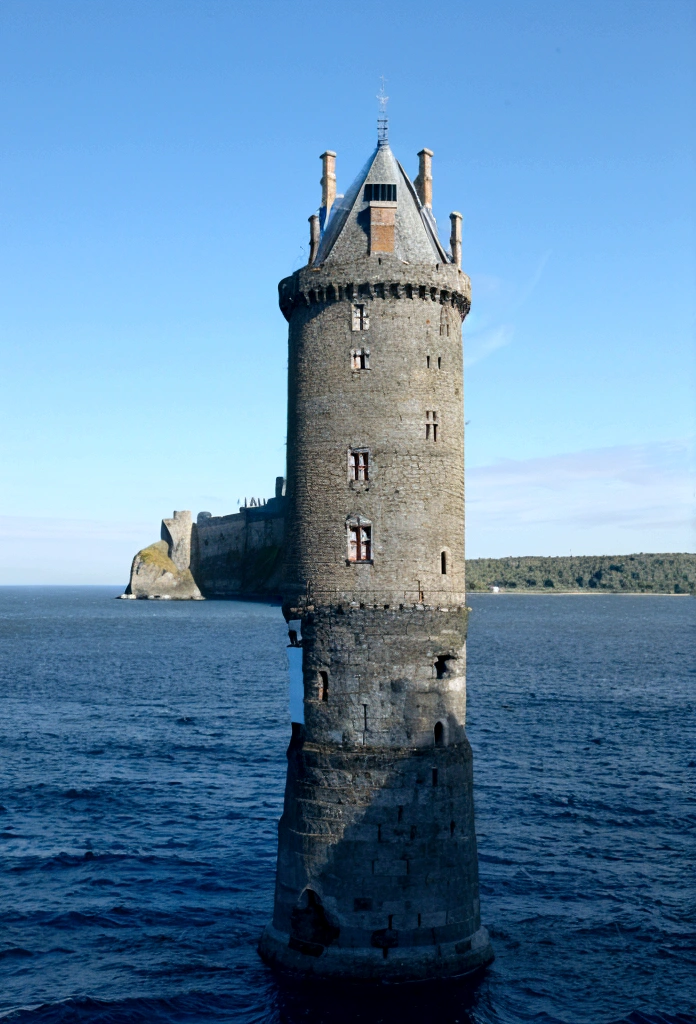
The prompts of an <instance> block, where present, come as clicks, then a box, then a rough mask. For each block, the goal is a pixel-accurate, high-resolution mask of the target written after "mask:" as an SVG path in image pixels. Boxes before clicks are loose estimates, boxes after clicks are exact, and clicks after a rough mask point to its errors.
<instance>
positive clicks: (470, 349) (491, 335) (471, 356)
mask: <svg viewBox="0 0 696 1024" xmlns="http://www.w3.org/2000/svg"><path fill="white" fill-rule="evenodd" d="M513 334H514V330H513V328H512V327H511V325H510V324H502V325H501V326H500V327H494V328H492V329H491V330H489V331H478V332H477V333H475V334H473V335H471V336H470V337H468V338H467V344H466V351H465V354H464V366H465V367H467V368H468V367H470V366H474V365H475V364H476V363H480V362H481V360H482V359H485V358H486V357H487V356H489V355H491V353H493V352H496V351H497V350H498V349H499V348H504V347H505V346H506V345H509V344H510V342H511V341H512V337H513Z"/></svg>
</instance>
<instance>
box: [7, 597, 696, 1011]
mask: <svg viewBox="0 0 696 1024" xmlns="http://www.w3.org/2000/svg"><path fill="white" fill-rule="evenodd" d="M115 593H116V591H115V589H113V588H45V589H43V588H21V589H8V588H5V589H3V590H0V743H1V744H2V748H1V749H2V762H1V766H0V805H1V810H0V829H1V830H2V831H1V832H0V836H1V838H0V851H1V853H0V1015H3V1014H4V1015H5V1017H4V1019H6V1020H8V1021H11V1022H36V1024H48V1022H51V1024H52V1022H72V1021H81V1022H90V1024H92V1022H97V1021H99V1022H103V1024H106V1022H109V1024H121V1022H128V1024H131V1022H143V1024H164V1022H171V1024H178V1022H182V1024H189V1022H191V1024H193V1022H198V1021H211V1022H212V1021H215V1022H227V1021H234V1022H241V1024H247V1022H268V1024H276V1022H278V1024H280V1022H282V1024H300V1022H308V1024H329V1022H331V1024H349V1022H351V1021H357V1020H359V1021H361V1022H368V1024H378V1022H385V1024H390V1022H392V1021H394V1022H399V1024H411V1022H413V1024H415V1022H416V1021H418V1022H426V1024H427V1022H430V1021H437V1022H438V1024H455V1022H461V1024H466V1022H467V1021H474V1022H477V1024H493V1022H501V1024H507V1022H517V1021H532V1020H533V1021H541V1022H552V1021H562V1022H567V1024H575V1022H578V1024H584V1022H592V1024H595V1022H597V1024H603V1022H609V1021H614V1020H619V1019H626V1018H628V1017H629V1015H631V1016H630V1019H631V1020H632V1021H635V1022H639V1021H642V1020H646V1019H650V1020H661V1021H677V1020H678V1021H686V1020H690V1021H693V1020H695V1019H696V1016H694V1015H695V1014H696V923H695V918H696V872H695V871H694V867H695V864H694V862H695V860H696V841H695V832H696V828H695V826H696V785H695V783H696V742H695V738H696V717H695V715H694V712H695V710H696V699H695V698H696V692H695V691H696V644H695V634H696V631H695V630H694V622H695V619H696V602H695V601H693V600H692V599H688V598H681V599H680V598H659V597H623V596H622V597H614V596H597V597H595V596H593V597H567V598H563V597H541V596H540V597H536V596H527V597H525V596H516V595H515V596H504V595H503V596H495V597H494V596H491V595H479V596H476V595H472V597H471V604H472V605H473V608H474V611H473V614H472V617H471V628H470V642H469V721H468V732H469V736H470V738H471V742H472V745H473V748H474V754H475V771H476V814H477V831H478V836H479V853H480V867H481V890H482V891H481V897H482V900H481V902H482V914H483V919H484V922H485V923H486V924H487V925H488V926H489V928H490V930H491V934H492V936H493V940H494V945H495V950H496V954H497V959H496V961H495V963H494V965H493V967H492V968H491V969H490V971H489V972H488V974H487V976H486V978H485V979H484V980H483V982H482V983H481V985H480V986H479V987H478V989H477V990H476V992H474V993H473V994H467V993H466V992H464V991H462V990H461V989H460V988H459V987H454V988H450V987H447V986H440V987H438V988H437V989H436V990H426V991H425V992H422V993H421V992H418V991H410V992H409V993H408V995H407V996H404V995H402V994H399V993H395V992H394V991H393V990H386V991H385V990H377V991H376V992H371V993H370V994H369V995H365V994H360V995H358V996H356V997H348V996H345V995H344V994H341V995H339V994H337V993H336V992H335V991H328V992H327V991H325V990H316V989H308V988H306V987H299V988H295V989H288V988H286V987H283V986H279V984H278V983H277V982H276V980H275V979H274V978H273V976H272V975H271V974H270V973H269V971H268V970H267V968H266V967H265V966H264V965H263V964H262V963H261V962H260V961H259V960H258V958H257V955H256V952H255V943H256V941H257V938H258V935H259V933H260V931H261V929H262V927H263V925H264V923H265V922H266V920H267V919H268V918H269V916H270V913H271V904H272V894H273V876H274V866H275V865H274V859H275V827H276V821H277V819H278V816H279V814H280V810H281V802H282V793H283V784H284V774H285V748H286V745H287V740H288V733H289V727H288V722H287V714H286V703H287V701H286V679H285V650H284V645H285V635H286V634H285V630H284V625H283V621H282V617H281V614H280V611H279V609H278V608H273V607H268V606H264V605H252V604H238V603H233V602H205V603H202V602H201V603H198V602H195V603H194V602H191V603H189V602H185V603H181V604H179V603H174V602H172V603H167V604H159V603H157V604H155V603H154V602H151V601H150V602H141V601H132V602H131V601H128V602H126V601H114V600H112V596H113V595H114V594H115ZM690 1015H691V1016H690Z"/></svg>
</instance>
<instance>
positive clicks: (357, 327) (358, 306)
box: [353, 302, 370, 331]
mask: <svg viewBox="0 0 696 1024" xmlns="http://www.w3.org/2000/svg"><path fill="white" fill-rule="evenodd" d="M369 326H370V318H369V316H368V314H367V307H366V306H365V303H364V302H356V303H355V304H354V305H353V330H354V331H366V330H367V329H368V327H369Z"/></svg>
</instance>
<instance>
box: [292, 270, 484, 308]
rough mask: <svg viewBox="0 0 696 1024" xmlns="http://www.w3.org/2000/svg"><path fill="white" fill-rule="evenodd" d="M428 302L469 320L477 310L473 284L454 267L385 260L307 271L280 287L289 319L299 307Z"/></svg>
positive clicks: (300, 271)
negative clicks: (450, 308) (474, 302)
mask: <svg viewBox="0 0 696 1024" xmlns="http://www.w3.org/2000/svg"><path fill="white" fill-rule="evenodd" d="M365 300H367V301H372V300H382V301H398V300H407V301H419V300H420V301H422V302H435V303H439V304H440V305H443V306H445V305H450V306H452V307H453V308H454V309H456V310H457V311H458V312H459V315H460V317H461V319H462V320H463V319H464V318H465V317H466V315H467V313H468V312H469V310H470V308H471V281H470V280H469V278H468V277H467V275H466V274H465V273H463V272H462V271H461V270H459V269H458V267H456V266H454V265H453V264H451V263H437V264H434V265H433V266H430V265H423V266H407V265H405V264H404V263H403V262H402V261H401V260H398V259H395V258H394V257H391V258H387V257H385V256H382V257H379V259H378V258H375V257H371V258H370V259H369V260H365V259H363V260H360V262H359V263H356V264H355V265H352V266H351V264H348V263H346V264H343V266H342V267H340V268H339V267H337V266H335V265H334V266H332V267H327V268H326V269H324V268H323V267H303V268H302V269H301V270H297V271H295V273H294V274H292V275H291V276H290V277H286V278H284V279H283V280H282V281H281V282H280V284H279V285H278V301H279V305H280V309H281V312H282V313H283V316H284V317H285V319H286V320H290V318H291V316H292V314H293V312H294V311H295V310H296V309H297V308H307V307H310V306H326V305H330V304H332V303H335V302H358V301H365Z"/></svg>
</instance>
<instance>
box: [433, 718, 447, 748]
mask: <svg viewBox="0 0 696 1024" xmlns="http://www.w3.org/2000/svg"><path fill="white" fill-rule="evenodd" d="M433 734H434V736H435V746H436V747H442V746H444V737H445V727H444V726H443V724H442V722H436V723H435V728H434V729H433Z"/></svg>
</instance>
